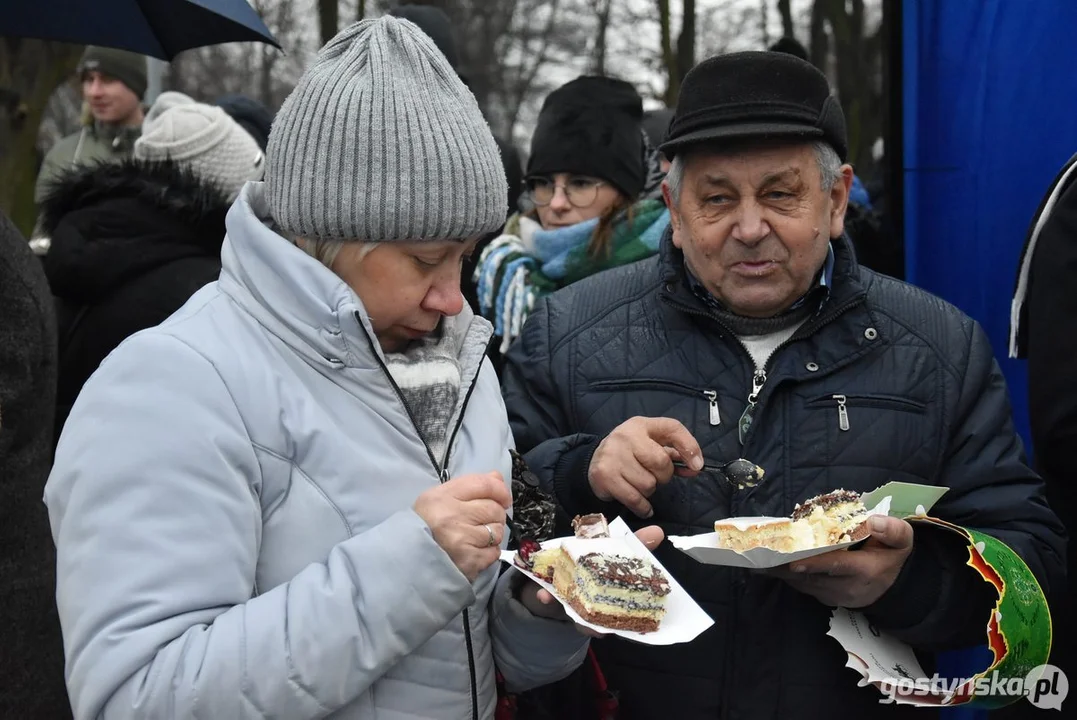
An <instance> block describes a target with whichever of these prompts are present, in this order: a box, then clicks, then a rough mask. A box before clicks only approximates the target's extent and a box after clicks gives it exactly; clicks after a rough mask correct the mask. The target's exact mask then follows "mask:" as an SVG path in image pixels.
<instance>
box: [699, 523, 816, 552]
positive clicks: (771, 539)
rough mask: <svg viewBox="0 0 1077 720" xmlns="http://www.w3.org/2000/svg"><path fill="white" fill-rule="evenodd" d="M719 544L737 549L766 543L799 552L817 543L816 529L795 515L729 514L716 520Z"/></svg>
mask: <svg viewBox="0 0 1077 720" xmlns="http://www.w3.org/2000/svg"><path fill="white" fill-rule="evenodd" d="M714 532H715V533H717V534H718V547H720V548H726V549H729V550H736V551H737V552H744V551H745V550H751V549H752V548H757V547H765V548H770V549H771V550H777V551H778V552H785V553H788V552H796V551H798V550H806V549H808V548H813V547H815V533H814V532H813V531H812V528H811V526H810V525H808V524H807V523H806V522H803V523H802V522H794V521H793V519H792V518H787V517H786V518H782V517H774V518H771V517H758V518H726V519H725V520H718V521H716V522H715V523H714Z"/></svg>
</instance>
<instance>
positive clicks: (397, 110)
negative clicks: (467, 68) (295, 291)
mask: <svg viewBox="0 0 1077 720" xmlns="http://www.w3.org/2000/svg"><path fill="white" fill-rule="evenodd" d="M265 193H266V199H267V202H268V205H269V212H270V214H271V215H272V216H273V219H274V220H275V221H276V222H277V225H278V226H279V227H280V228H281V229H282V230H283V231H285V232H287V233H290V234H292V235H295V236H298V237H305V238H315V239H320V240H360V241H369V242H387V241H393V240H398V241H416V240H465V239H468V238H471V237H474V236H476V235H482V234H485V233H489V232H493V231H495V230H497V229H499V228H500V227H501V226H502V224H503V223H504V222H505V196H506V194H507V185H506V182H505V171H504V167H503V165H502V163H501V156H500V153H499V151H498V148H497V143H496V142H495V141H494V136H493V135H492V134H491V132H490V128H489V127H488V126H487V124H486V120H485V119H484V118H483V116H482V112H481V111H480V110H479V106H478V104H477V103H476V102H475V97H474V96H473V95H472V94H471V91H469V90H468V89H467V87H465V86H464V84H463V82H461V81H460V79H459V78H458V77H457V75H456V72H455V71H454V70H453V69H452V67H451V66H450V65H449V63H448V61H447V60H446V59H445V56H444V55H442V53H441V51H440V50H438V48H437V46H436V45H435V44H434V42H433V41H432V40H431V39H430V38H429V37H427V35H426V34H425V33H424V32H423V31H422V30H420V29H419V28H418V27H417V26H415V25H414V24H412V23H411V22H408V21H407V20H401V19H397V18H394V17H389V16H386V17H381V18H379V19H377V20H364V21H362V22H359V23H356V24H354V25H352V26H350V27H348V28H346V29H345V30H343V31H342V32H341V33H340V34H339V35H337V36H336V37H335V38H333V39H332V40H330V41H329V43H328V44H327V45H326V46H325V47H323V48H322V49H321V50H320V51H319V53H318V57H317V59H316V60H315V61H314V64H313V65H312V66H311V67H310V69H308V70H307V71H306V72H305V73H304V74H303V77H301V78H300V79H299V83H298V84H297V85H296V88H295V90H293V91H292V94H291V95H289V96H288V99H287V100H285V101H284V105H283V106H282V107H281V109H280V112H279V113H278V114H277V117H276V119H275V120H274V122H273V129H272V131H271V132H270V135H269V146H268V147H267V149H266V171H265Z"/></svg>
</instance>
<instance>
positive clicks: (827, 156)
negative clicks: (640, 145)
mask: <svg viewBox="0 0 1077 720" xmlns="http://www.w3.org/2000/svg"><path fill="white" fill-rule="evenodd" d="M812 150H814V151H815V160H816V162H817V163H818V165H819V175H820V176H821V179H822V187H823V188H831V187H833V186H834V183H836V182H837V181H838V178H840V177H841V158H839V157H838V153H837V151H836V150H834V148H832V147H831V146H830V143H827V142H824V141H822V140H816V141H815V142H813V143H812ZM684 157H685V156H684V153H681V154H679V155H677V156H675V157H674V158H673V162H671V163H670V165H669V172H667V173H666V182H667V183H668V184H669V194H670V195H671V196H672V197H673V202H675V203H677V202H680V200H681V185H683V184H684Z"/></svg>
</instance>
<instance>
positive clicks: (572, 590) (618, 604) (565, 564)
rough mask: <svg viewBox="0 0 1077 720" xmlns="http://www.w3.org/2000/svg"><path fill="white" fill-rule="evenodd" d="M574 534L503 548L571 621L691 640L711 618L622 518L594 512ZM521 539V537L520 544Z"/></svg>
mask: <svg viewBox="0 0 1077 720" xmlns="http://www.w3.org/2000/svg"><path fill="white" fill-rule="evenodd" d="M580 520H581V519H580V518H577V522H576V523H574V524H575V526H576V527H575V530H576V535H575V536H573V537H564V538H555V539H552V540H547V541H545V542H543V543H542V544H541V545H539V546H538V547H529V546H523V545H525V544H524V543H521V545H522V547H521V549H520V551H519V552H514V551H511V550H505V551H502V553H501V560H502V561H503V562H506V563H509V564H510V565H512V566H513V568H514V569H515V570H516V571H517V572H522V573H523V574H525V575H527V576H528V577H529V578H531V579H532V580H534V581H535V582H537V583H538V584H539V585H541V586H542V587H543V588H545V589H546V590H548V591H550V592H551V593H552V594H553V596H554V597H555V598H557V600H558V602H560V603H561V605H562V606H563V607H564V608H565V612H566V613H567V614H568V616H569V617H570V618H571V619H572V620H573V621H575V622H577V623H579V624H580V625H583V626H585V627H588V628H591V629H592V630H595V631H597V632H601V633H606V634H610V635H619V636H621V637H624V638H628V639H630V640H634V641H636V642H640V643H645V644H648V645H674V644H677V643H684V642H689V641H691V640H694V639H695V638H696V637H697V636H699V634H700V633H702V632H703V631H704V630H706V629H707V628H709V627H710V626H711V625H713V624H714V621H713V620H711V619H710V617H709V616H708V615H707V613H705V612H704V611H703V609H702V608H701V607H699V605H698V604H696V602H695V601H694V600H693V599H692V598H691V596H689V595H688V593H687V592H686V591H685V590H684V588H682V587H681V586H680V584H679V583H677V581H676V580H674V579H673V578H672V577H671V576H670V575H669V573H668V572H666V569H665V568H663V567H662V565H661V564H660V563H659V562H658V561H657V560H656V559H655V558H654V556H653V555H651V553H650V552H649V551H648V550H647V548H646V547H645V546H644V545H643V543H642V542H640V541H639V539H638V538H636V536H635V535H634V534H633V533H632V531H631V530H630V529H629V528H628V526H627V525H626V524H625V522H624V521H623V520H621V519H620V518H617V519H616V520H614V521H613V522H611V523H609V524H608V526H607V525H606V522H605V518H603V517H602V516H600V515H593V516H587V517H586V518H584V519H583V522H580ZM526 542H527V541H525V543H526Z"/></svg>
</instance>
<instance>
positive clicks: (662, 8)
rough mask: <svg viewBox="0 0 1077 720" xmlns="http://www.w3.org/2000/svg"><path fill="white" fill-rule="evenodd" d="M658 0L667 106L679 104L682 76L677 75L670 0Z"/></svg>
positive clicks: (664, 98)
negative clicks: (671, 28) (678, 96)
mask: <svg viewBox="0 0 1077 720" xmlns="http://www.w3.org/2000/svg"><path fill="white" fill-rule="evenodd" d="M657 2H658V27H659V28H660V36H661V43H662V65H663V66H664V67H665V70H666V93H665V96H664V97H663V100H664V101H665V103H666V107H673V106H675V105H676V104H677V94H678V93H679V92H680V89H681V85H680V77H679V76H678V75H677V56H676V55H674V54H673V36H672V32H671V30H670V24H671V22H670V17H669V0H657Z"/></svg>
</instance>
